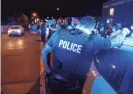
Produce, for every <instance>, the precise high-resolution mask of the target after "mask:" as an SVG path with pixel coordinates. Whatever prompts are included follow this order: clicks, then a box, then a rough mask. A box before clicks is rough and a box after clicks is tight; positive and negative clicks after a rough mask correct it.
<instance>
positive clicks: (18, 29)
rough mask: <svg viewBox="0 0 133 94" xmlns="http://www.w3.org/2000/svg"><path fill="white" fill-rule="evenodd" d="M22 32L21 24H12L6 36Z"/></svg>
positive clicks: (19, 34)
mask: <svg viewBox="0 0 133 94" xmlns="http://www.w3.org/2000/svg"><path fill="white" fill-rule="evenodd" d="M23 34H24V28H23V27H22V26H21V25H14V26H12V27H11V28H9V30H8V36H9V37H10V36H22V35H23Z"/></svg>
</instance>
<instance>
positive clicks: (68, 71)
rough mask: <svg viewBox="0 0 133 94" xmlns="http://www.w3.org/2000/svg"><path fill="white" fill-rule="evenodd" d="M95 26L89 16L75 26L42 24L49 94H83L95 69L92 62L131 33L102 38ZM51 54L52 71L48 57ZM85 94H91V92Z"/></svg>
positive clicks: (123, 31) (124, 30)
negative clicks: (85, 85) (99, 54)
mask: <svg viewBox="0 0 133 94" xmlns="http://www.w3.org/2000/svg"><path fill="white" fill-rule="evenodd" d="M72 23H73V22H72ZM96 25H97V21H96V20H95V19H94V18H93V17H91V16H84V17H82V18H81V19H80V20H79V22H78V24H76V25H75V24H74V25H73V24H69V25H68V24H67V25H64V26H61V25H59V24H56V21H49V22H46V24H44V27H45V29H44V30H43V29H41V36H42V41H44V40H45V39H44V38H45V37H48V41H46V44H45V46H44V48H43V50H42V57H43V62H44V65H45V68H46V76H47V79H48V81H47V84H48V87H49V88H50V89H51V90H52V92H53V93H52V94H83V93H84V92H83V87H84V84H85V83H86V80H87V79H89V78H88V77H89V76H87V73H90V70H91V65H92V64H93V65H95V64H94V63H95V62H93V63H92V61H93V58H94V57H95V56H96V55H97V53H99V52H101V51H104V50H108V49H110V48H112V47H119V46H120V45H121V44H122V42H123V40H124V39H125V37H126V35H127V34H129V33H130V31H128V30H127V29H122V30H121V31H120V32H119V33H117V34H112V37H109V38H104V37H102V36H100V35H97V33H96V32H95V27H96ZM42 26H43V25H42ZM44 27H42V28H44ZM64 27H66V28H64ZM50 30H51V31H52V32H51V31H50ZM43 39H44V40H43ZM52 52H53V53H54V56H53V64H52V65H53V66H52V67H51V66H50V64H49V63H50V62H49V61H50V60H48V59H49V58H48V56H49V54H50V53H52ZM89 88H90V89H91V87H89ZM88 94H91V90H89V91H88Z"/></svg>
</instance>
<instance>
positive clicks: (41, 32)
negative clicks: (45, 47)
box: [40, 23, 46, 42]
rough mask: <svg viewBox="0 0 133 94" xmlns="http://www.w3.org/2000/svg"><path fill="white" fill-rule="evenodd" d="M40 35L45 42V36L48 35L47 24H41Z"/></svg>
mask: <svg viewBox="0 0 133 94" xmlns="http://www.w3.org/2000/svg"><path fill="white" fill-rule="evenodd" d="M40 35H41V41H42V42H45V37H46V26H45V24H44V23H43V24H42V25H41V26H40Z"/></svg>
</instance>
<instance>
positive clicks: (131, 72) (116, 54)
mask: <svg viewBox="0 0 133 94" xmlns="http://www.w3.org/2000/svg"><path fill="white" fill-rule="evenodd" d="M95 66H96V69H97V70H98V72H99V73H100V75H101V78H100V79H96V80H97V81H95V83H94V84H93V87H92V88H93V89H94V90H93V91H94V92H96V91H97V92H99V91H100V92H106V93H100V92H99V93H97V94H133V80H132V79H133V37H127V38H126V39H125V40H124V42H123V44H122V45H121V46H120V47H119V48H112V49H110V50H108V51H105V52H101V53H99V54H98V55H97V56H96V58H95ZM100 83H101V86H100V88H99V85H100ZM98 84H99V85H98ZM107 84H108V85H107ZM112 91H113V92H114V93H109V92H112ZM92 94H96V93H92Z"/></svg>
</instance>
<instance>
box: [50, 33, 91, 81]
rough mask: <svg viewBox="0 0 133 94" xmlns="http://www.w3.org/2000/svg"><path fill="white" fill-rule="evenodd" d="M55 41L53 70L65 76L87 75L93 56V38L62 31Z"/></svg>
mask: <svg viewBox="0 0 133 94" xmlns="http://www.w3.org/2000/svg"><path fill="white" fill-rule="evenodd" d="M55 42H56V43H55V49H54V59H53V70H54V71H56V72H57V73H59V74H60V75H62V76H63V77H68V78H69V77H72V78H74V77H77V76H76V75H80V76H81V77H86V73H88V72H89V69H90V65H91V62H92V57H93V52H92V51H93V50H92V49H93V41H92V39H90V38H88V37H87V36H85V35H84V34H77V35H72V34H70V32H68V31H64V32H63V31H62V32H59V34H58V38H57V40H56V41H55ZM74 79H76V78H74Z"/></svg>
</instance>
